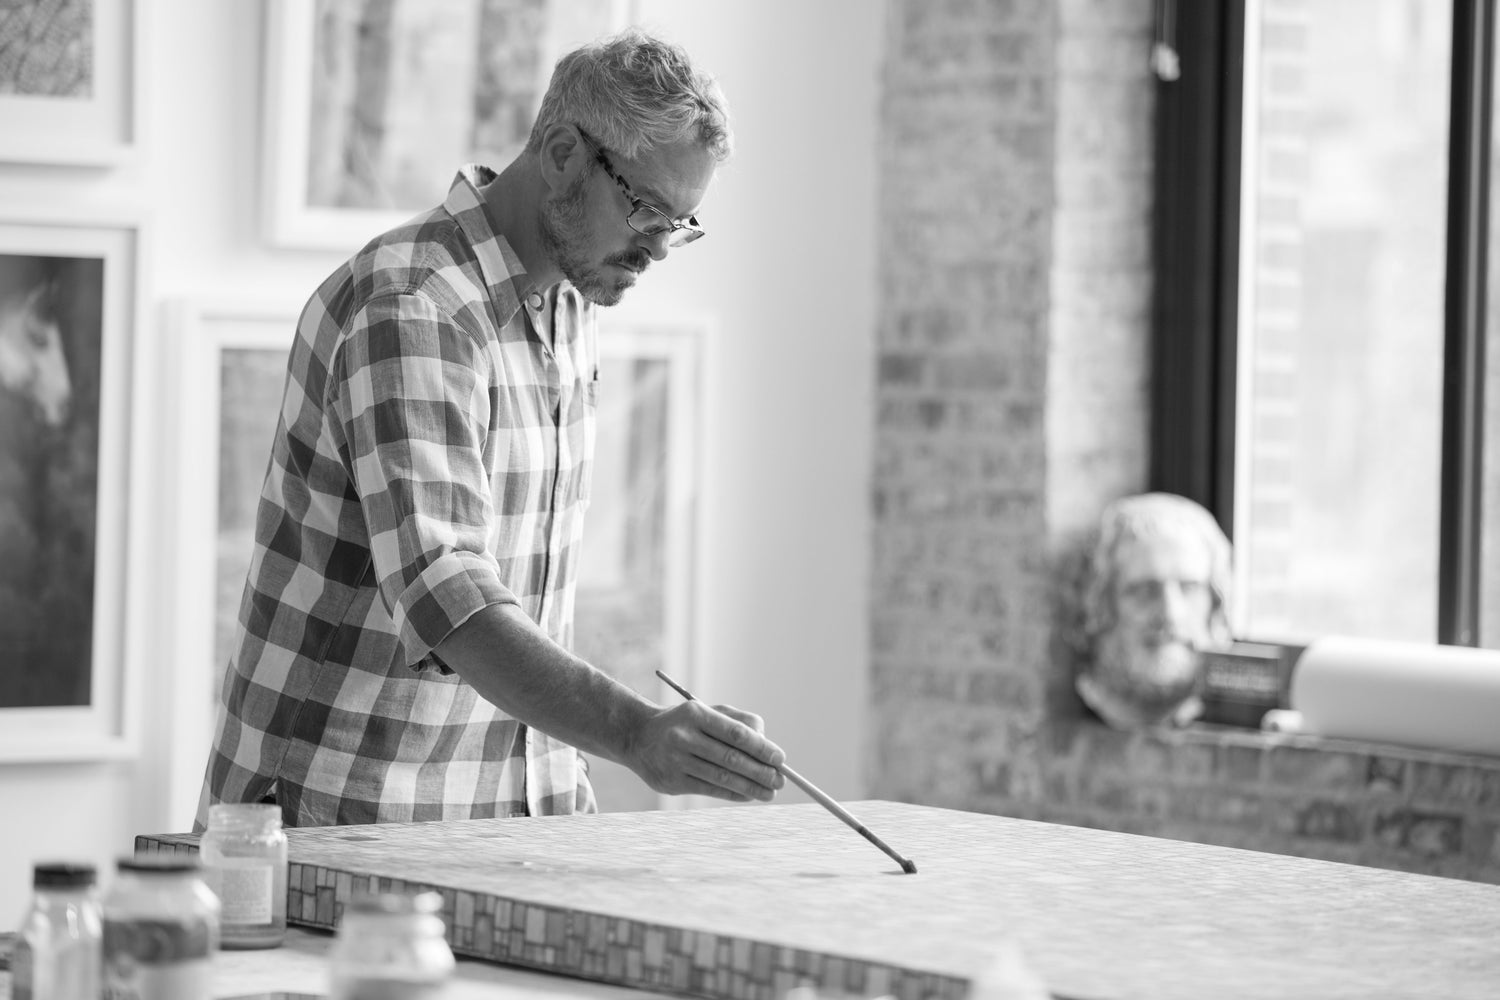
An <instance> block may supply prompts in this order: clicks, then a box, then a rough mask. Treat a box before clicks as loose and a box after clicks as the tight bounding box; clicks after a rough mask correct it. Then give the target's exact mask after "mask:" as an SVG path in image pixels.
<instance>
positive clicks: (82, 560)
mask: <svg viewBox="0 0 1500 1000" xmlns="http://www.w3.org/2000/svg"><path fill="white" fill-rule="evenodd" d="M74 213H75V214H73V215H69V216H64V217H59V216H58V215H57V214H56V213H52V212H42V211H40V210H39V209H37V208H36V207H34V206H13V207H9V208H6V207H0V407H3V408H4V409H5V416H4V419H0V520H4V521H6V526H5V530H3V531H0V538H3V541H0V547H4V548H6V549H8V551H6V552H4V553H3V554H0V590H3V591H4V593H3V594H0V602H3V604H4V610H3V611H0V617H4V616H5V615H9V616H10V617H9V618H8V619H7V620H5V621H3V622H0V763H31V762H42V761H49V762H50V761H56V762H68V761H96V760H113V759H123V758H129V757H134V756H136V755H137V754H138V752H139V746H138V741H137V738H138V734H137V732H136V729H137V726H136V719H137V716H138V710H139V693H138V689H137V688H138V684H139V681H140V678H139V674H140V671H141V670H142V668H143V662H142V661H143V660H144V659H145V656H144V653H143V650H144V649H145V648H146V645H145V644H146V643H147V642H148V640H149V636H148V634H147V633H148V631H149V629H148V625H149V618H150V614H151V596H150V593H149V589H150V584H149V574H148V572H147V570H146V564H147V563H148V562H149V559H148V557H147V555H148V552H149V548H150V539H149V538H148V537H147V535H148V534H149V532H148V531H147V523H148V522H147V516H148V511H147V503H148V499H149V496H150V489H151V487H152V484H151V482H150V477H149V474H148V473H147V472H146V469H147V454H148V452H147V449H146V442H145V441H144V437H145V431H146V429H147V428H149V426H150V421H149V419H148V415H149V409H148V407H149V404H150V398H151V395H152V393H151V390H150V385H151V381H152V377H153V375H152V372H151V370H150V367H149V365H147V363H146V359H147V357H148V355H149V351H148V350H147V344H146V334H147V331H146V330H145V328H144V324H143V323H142V322H141V310H140V304H141V302H142V300H143V298H144V294H143V291H142V289H143V287H144V283H145V279H144V270H145V259H146V255H147V253H146V245H145V237H144V235H143V234H144V227H143V224H142V220H141V218H140V216H138V215H113V216H112V215H111V214H110V213H108V212H95V211H85V210H83V209H82V208H79V209H76V210H74ZM48 296H52V297H53V301H54V302H55V305H51V306H48V305H46V304H45V303H46V301H47V298H48ZM24 331H29V334H30V339H29V341H28V343H29V345H30V346H29V348H26V349H25V350H23V349H22V348H21V343H22V341H21V340H20V339H19V338H18V336H17V334H18V333H20V332H24ZM27 351H29V352H30V353H29V354H28V353H27Z"/></svg>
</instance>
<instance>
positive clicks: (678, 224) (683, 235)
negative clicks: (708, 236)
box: [574, 125, 703, 247]
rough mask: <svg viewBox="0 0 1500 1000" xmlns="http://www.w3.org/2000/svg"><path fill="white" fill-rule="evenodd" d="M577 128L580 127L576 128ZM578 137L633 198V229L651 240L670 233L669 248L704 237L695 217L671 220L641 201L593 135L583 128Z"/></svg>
mask: <svg viewBox="0 0 1500 1000" xmlns="http://www.w3.org/2000/svg"><path fill="white" fill-rule="evenodd" d="M574 128H578V126H576V125H575V126H574ZM578 135H579V137H581V138H582V139H583V141H584V142H586V143H588V146H589V148H590V149H592V150H593V151H594V158H595V159H597V160H598V161H599V165H600V166H601V167H603V168H604V172H605V173H606V174H609V176H610V177H612V178H614V181H615V183H616V184H618V185H620V190H621V191H624V192H625V197H626V198H628V199H630V214H629V215H627V216H625V222H626V224H627V225H629V226H630V228H631V229H634V230H635V231H636V232H638V233H640V234H641V235H642V236H650V237H656V236H660V235H661V234H662V233H670V234H671V235H670V236H668V237H667V246H669V247H680V246H686V245H687V244H689V243H691V242H693V241H694V240H696V239H697V238H698V237H700V236H702V235H703V228H702V227H701V226H699V225H698V220H697V219H696V218H695V217H694V216H691V215H689V216H688V217H687V218H685V219H672V218H668V217H667V213H666V212H663V211H662V210H661V209H659V208H657V207H656V206H655V205H652V204H650V203H649V202H645V201H642V200H641V199H640V198H637V197H636V194H635V192H634V191H632V190H630V185H629V184H627V183H626V182H625V178H623V177H621V176H620V175H619V174H618V173H616V172H615V168H614V165H613V164H611V163H610V162H609V157H607V156H605V155H604V150H603V149H602V148H601V147H600V146H599V144H598V143H596V142H595V141H594V140H593V139H591V138H589V134H588V133H587V132H585V131H584V130H583V129H581V128H579V129H578Z"/></svg>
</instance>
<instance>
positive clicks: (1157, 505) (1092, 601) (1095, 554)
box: [1083, 493, 1232, 646]
mask: <svg viewBox="0 0 1500 1000" xmlns="http://www.w3.org/2000/svg"><path fill="white" fill-rule="evenodd" d="M1183 535H1186V536H1188V537H1190V538H1196V539H1197V540H1198V541H1199V542H1200V543H1201V544H1202V545H1203V546H1204V547H1205V548H1206V549H1207V550H1208V555H1209V573H1208V585H1209V590H1210V592H1211V593H1212V594H1213V609H1212V610H1211V611H1210V613H1209V632H1210V634H1211V635H1212V636H1213V637H1214V639H1215V640H1216V641H1217V642H1219V643H1221V644H1222V645H1225V646H1227V645H1228V644H1229V642H1230V639H1231V638H1232V637H1231V635H1230V628H1229V609H1228V602H1229V587H1230V582H1231V579H1232V577H1231V573H1232V570H1231V566H1230V547H1229V539H1228V538H1226V537H1225V535H1224V531H1223V529H1221V528H1220V527H1219V522H1218V521H1216V520H1215V519H1214V516H1213V515H1212V514H1210V513H1209V512H1208V511H1207V510H1206V509H1205V508H1203V507H1202V506H1201V505H1199V504H1197V503H1195V502H1193V501H1192V500H1189V499H1188V498H1187V497H1183V496H1178V495H1177V494H1175V493H1140V494H1137V495H1135V496H1128V497H1123V498H1121V499H1119V500H1116V501H1115V502H1114V503H1111V504H1110V505H1109V506H1107V507H1105V508H1104V513H1103V514H1101V515H1100V518H1099V535H1098V539H1097V541H1096V543H1095V544H1094V547H1093V551H1092V553H1091V558H1090V565H1089V572H1088V583H1087V586H1086V587H1085V589H1084V592H1083V615H1084V631H1085V633H1086V634H1087V635H1088V636H1090V637H1091V638H1092V637H1095V636H1099V635H1102V634H1103V633H1105V632H1107V631H1109V630H1110V629H1111V628H1113V627H1114V623H1115V602H1114V585H1115V561H1116V560H1115V552H1116V550H1117V549H1119V547H1120V546H1121V545H1122V544H1123V543H1125V542H1127V541H1143V540H1144V541H1149V540H1150V539H1152V538H1161V537H1164V536H1165V537H1179V536H1183Z"/></svg>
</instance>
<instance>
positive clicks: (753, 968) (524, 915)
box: [135, 834, 969, 1000]
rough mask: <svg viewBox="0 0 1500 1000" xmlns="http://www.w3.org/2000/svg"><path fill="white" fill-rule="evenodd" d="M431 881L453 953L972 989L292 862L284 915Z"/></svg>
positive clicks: (140, 840)
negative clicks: (440, 899) (441, 907)
mask: <svg viewBox="0 0 1500 1000" xmlns="http://www.w3.org/2000/svg"><path fill="white" fill-rule="evenodd" d="M135 849H136V851H137V853H168V854H196V853H197V852H198V837H197V835H196V834H160V835H142V836H138V837H136V839H135ZM429 890H430V891H433V892H437V893H439V894H441V895H442V897H443V909H442V917H443V923H444V925H445V926H446V928H447V938H448V945H449V947H451V948H452V949H453V952H454V954H456V955H461V956H463V957H466V958H476V959H481V960H484V961H489V962H497V963H500V964H502V965H515V966H522V967H525V968H529V969H537V970H541V971H543V972H552V973H557V974H560V975H566V976H573V977H575V978H579V979H591V980H596V981H599V982H605V983H611V984H614V985H618V986H628V987H632V988H635V989H650V990H657V991H661V992H673V993H680V994H683V995H685V996H695V997H707V998H711V1000H780V998H781V997H783V996H785V995H786V993H787V991H789V990H791V989H792V988H794V987H797V986H814V987H816V988H818V989H819V990H823V991H837V992H842V993H845V994H850V995H853V996H855V997H878V996H885V995H892V996H895V997H897V998H898V1000H963V998H965V997H967V996H968V994H969V982H968V981H967V980H965V979H960V978H956V977H953V976H945V975H941V974H938V973H932V972H925V971H921V970H915V969H908V968H903V967H900V966H894V965H884V964H881V963H878V962H870V961H867V960H864V959H858V958H848V957H845V956H840V955H830V954H824V953H821V952H816V951H808V950H805V949H801V948H789V947H786V946H783V945H776V944H771V943H768V942H764V941H753V940H749V939H746V938H737V937H731V936H728V935H721V934H712V933H709V932H706V931H694V930H690V929H688V928H683V927H670V926H665V925H661V924H652V923H645V922H642V921H638V920H631V919H628V918H623V917H610V916H605V915H602V914H597V913H587V912H583V911H579V910H572V909H567V908H563V907H555V906H548V905H545V904H541V903H528V902H522V901H520V900H512V899H506V898H504V897H502V896H494V895H491V894H489V893H476V892H467V891H464V890H458V889H452V888H448V887H445V886H440V885H432V884H428V883H423V882H412V881H406V880H403V879H393V878H385V877H381V876H375V875H366V874H361V873H358V872H348V871H343V870H340V869H334V868H327V867H324V866H322V865H305V864H297V863H296V862H293V863H291V864H290V866H289V868H288V872H287V921H288V922H289V923H292V924H296V925H298V926H302V927H311V928H317V929H320V930H328V931H332V930H335V929H337V927H338V925H339V920H340V918H341V917H342V916H343V912H344V904H345V903H346V902H347V901H348V900H349V899H350V898H351V896H352V895H353V894H354V893H356V892H370V891H379V892H423V891H429Z"/></svg>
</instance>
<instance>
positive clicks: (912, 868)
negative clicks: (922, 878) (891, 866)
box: [901, 858, 917, 875]
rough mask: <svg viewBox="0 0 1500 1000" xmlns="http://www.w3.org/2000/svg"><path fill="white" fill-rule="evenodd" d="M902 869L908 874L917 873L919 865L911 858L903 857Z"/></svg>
mask: <svg viewBox="0 0 1500 1000" xmlns="http://www.w3.org/2000/svg"><path fill="white" fill-rule="evenodd" d="M901 870H902V871H904V872H906V874H908V875H915V874H916V873H917V866H916V865H915V864H914V863H913V862H912V860H911V859H910V858H902V859H901Z"/></svg>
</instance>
